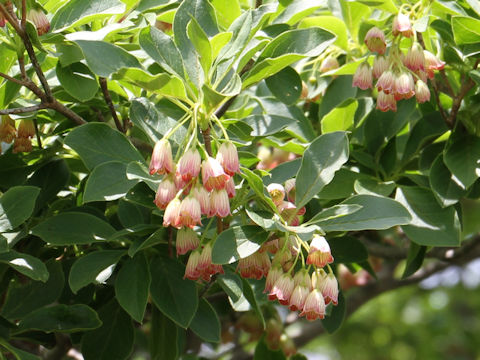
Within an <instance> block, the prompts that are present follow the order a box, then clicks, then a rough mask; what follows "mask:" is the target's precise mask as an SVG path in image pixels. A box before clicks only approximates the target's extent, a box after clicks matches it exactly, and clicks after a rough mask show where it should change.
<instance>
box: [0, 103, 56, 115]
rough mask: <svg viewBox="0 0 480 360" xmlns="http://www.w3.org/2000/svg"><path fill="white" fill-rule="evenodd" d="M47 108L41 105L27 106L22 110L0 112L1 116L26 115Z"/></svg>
mask: <svg viewBox="0 0 480 360" xmlns="http://www.w3.org/2000/svg"><path fill="white" fill-rule="evenodd" d="M46 108H47V106H46V104H39V105H33V106H25V107H20V108H12V109H5V110H0V115H12V114H24V113H28V112H34V111H38V110H42V109H46Z"/></svg>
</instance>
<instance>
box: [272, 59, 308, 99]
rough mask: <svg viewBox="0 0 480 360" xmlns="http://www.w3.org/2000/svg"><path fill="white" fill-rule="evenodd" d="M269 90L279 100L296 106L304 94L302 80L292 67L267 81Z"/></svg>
mask: <svg viewBox="0 0 480 360" xmlns="http://www.w3.org/2000/svg"><path fill="white" fill-rule="evenodd" d="M265 83H266V84H267V86H268V89H269V90H270V91H271V92H272V94H273V95H275V96H276V98H277V99H278V100H280V101H281V102H283V103H285V104H287V105H293V104H295V103H296V102H297V101H298V99H299V98H300V95H301V93H302V79H301V78H300V75H298V73H297V72H296V71H295V69H293V68H292V67H290V66H287V67H286V68H284V69H283V70H280V71H279V72H278V73H276V74H275V75H272V76H270V77H269V78H267V79H265Z"/></svg>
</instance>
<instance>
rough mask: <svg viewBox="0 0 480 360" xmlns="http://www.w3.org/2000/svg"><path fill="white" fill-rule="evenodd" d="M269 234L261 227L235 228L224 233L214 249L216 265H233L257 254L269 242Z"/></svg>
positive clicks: (213, 259)
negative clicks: (239, 260)
mask: <svg viewBox="0 0 480 360" xmlns="http://www.w3.org/2000/svg"><path fill="white" fill-rule="evenodd" d="M267 238H268V232H266V231H265V230H263V229H262V228H261V227H260V226H256V225H244V226H233V227H230V228H228V229H227V230H225V231H223V232H222V233H221V234H220V235H219V236H218V237H217V240H216V241H215V243H214V245H213V249H212V262H213V263H214V264H231V263H233V262H235V261H237V260H238V259H243V258H245V257H247V256H249V255H252V254H253V253H255V252H256V251H257V250H258V249H260V246H261V245H262V244H263V243H264V242H265V241H266V240H267Z"/></svg>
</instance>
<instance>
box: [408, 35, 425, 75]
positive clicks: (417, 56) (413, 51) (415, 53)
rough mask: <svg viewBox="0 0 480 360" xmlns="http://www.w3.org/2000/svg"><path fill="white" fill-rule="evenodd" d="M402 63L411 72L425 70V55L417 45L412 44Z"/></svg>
mask: <svg viewBox="0 0 480 360" xmlns="http://www.w3.org/2000/svg"><path fill="white" fill-rule="evenodd" d="M403 63H404V64H405V66H406V67H408V68H409V69H410V70H412V71H417V70H422V71H423V70H425V55H424V52H423V48H422V46H421V45H420V44H419V43H417V42H416V43H414V44H413V45H412V46H411V47H410V49H408V53H407V56H405V60H404V61H403Z"/></svg>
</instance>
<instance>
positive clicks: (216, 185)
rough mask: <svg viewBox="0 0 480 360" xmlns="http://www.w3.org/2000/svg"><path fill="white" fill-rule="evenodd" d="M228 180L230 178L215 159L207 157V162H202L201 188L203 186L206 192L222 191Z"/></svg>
mask: <svg viewBox="0 0 480 360" xmlns="http://www.w3.org/2000/svg"><path fill="white" fill-rule="evenodd" d="M229 178H230V176H228V175H227V174H226V173H225V171H223V168H222V165H220V163H219V162H218V161H217V160H216V159H214V158H212V157H210V156H209V157H208V158H207V160H205V161H204V162H203V164H202V179H203V186H205V189H207V190H208V191H212V190H213V189H215V190H221V189H223V188H224V187H225V184H226V182H227V180H228V179H229Z"/></svg>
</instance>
